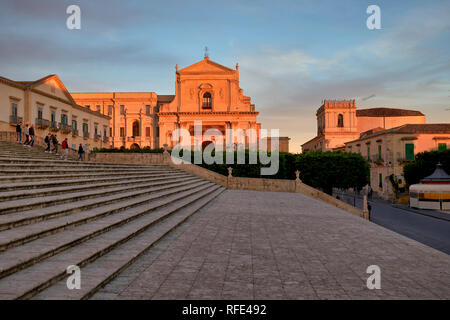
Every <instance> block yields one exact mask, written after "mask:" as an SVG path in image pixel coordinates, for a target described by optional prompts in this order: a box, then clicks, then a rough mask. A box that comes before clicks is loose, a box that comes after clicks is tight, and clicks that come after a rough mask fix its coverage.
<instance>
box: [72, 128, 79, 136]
mask: <svg viewBox="0 0 450 320" xmlns="http://www.w3.org/2000/svg"><path fill="white" fill-rule="evenodd" d="M72 136H73V137H76V136H78V130H77V129H74V128H72Z"/></svg>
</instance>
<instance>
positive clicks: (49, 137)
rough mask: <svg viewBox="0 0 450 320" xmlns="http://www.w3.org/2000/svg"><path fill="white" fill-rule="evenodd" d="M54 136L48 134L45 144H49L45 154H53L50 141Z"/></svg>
mask: <svg viewBox="0 0 450 320" xmlns="http://www.w3.org/2000/svg"><path fill="white" fill-rule="evenodd" d="M51 137H52V135H51V134H50V133H48V134H47V136H46V137H45V139H44V142H45V143H46V144H47V148H46V149H45V152H47V153H48V152H51V151H50V142H51V141H50V139H51Z"/></svg>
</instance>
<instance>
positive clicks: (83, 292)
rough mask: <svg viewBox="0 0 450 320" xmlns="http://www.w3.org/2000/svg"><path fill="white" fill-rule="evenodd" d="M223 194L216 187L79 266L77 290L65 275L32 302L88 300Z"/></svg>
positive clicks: (221, 190) (221, 189) (222, 189)
mask: <svg viewBox="0 0 450 320" xmlns="http://www.w3.org/2000/svg"><path fill="white" fill-rule="evenodd" d="M223 191H224V188H218V189H217V190H215V191H214V192H212V193H210V194H208V195H207V196H205V197H203V198H201V199H199V200H197V201H195V202H192V203H190V204H189V205H187V206H186V207H184V208H182V209H180V210H179V211H178V212H177V213H176V214H174V215H172V216H170V217H168V218H167V219H165V220H164V221H162V222H160V223H158V224H157V225H155V226H154V227H151V228H149V229H147V230H145V231H143V232H142V233H141V234H139V235H137V236H135V237H134V238H133V239H131V240H129V241H127V242H125V243H123V244H121V245H120V246H117V247H116V248H114V249H113V250H111V251H110V252H108V253H107V254H105V255H103V256H101V257H100V258H98V259H96V260H95V261H93V262H91V263H88V264H87V265H85V266H83V267H81V289H80V290H69V289H68V288H67V275H66V276H65V277H64V278H63V279H62V280H60V281H58V282H57V283H55V284H54V285H52V286H50V287H49V288H47V289H45V290H43V291H41V292H39V293H38V294H37V295H36V296H34V297H33V299H40V300H45V299H51V300H60V299H65V300H80V299H88V298H90V297H91V296H93V295H94V294H95V293H96V292H97V291H98V290H99V289H101V288H102V287H104V286H105V285H106V284H108V283H109V282H110V281H111V280H113V279H114V278H115V277H116V276H118V275H119V274H120V273H121V272H122V271H124V270H125V269H126V268H127V267H129V266H130V265H131V264H133V263H134V262H135V261H136V260H137V259H138V258H139V257H141V256H142V255H143V254H145V253H146V252H147V251H148V250H151V248H152V247H153V246H154V245H155V244H156V243H158V241H160V240H161V239H163V238H164V236H166V235H167V234H169V233H170V232H172V231H173V230H174V229H176V228H177V227H178V226H179V225H181V224H182V223H183V222H185V221H186V220H187V219H189V218H190V217H191V216H192V215H193V214H195V213H196V212H197V211H198V210H200V209H201V208H203V207H204V206H206V205H207V204H208V203H210V202H211V201H212V200H213V199H215V198H216V197H217V196H219V195H220V194H221V193H222V192H223ZM31 294H32V293H31ZM31 294H30V295H31ZM30 295H29V296H30Z"/></svg>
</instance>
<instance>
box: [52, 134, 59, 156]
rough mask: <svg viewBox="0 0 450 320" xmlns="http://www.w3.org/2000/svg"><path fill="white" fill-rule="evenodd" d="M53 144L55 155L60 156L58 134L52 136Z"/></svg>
mask: <svg viewBox="0 0 450 320" xmlns="http://www.w3.org/2000/svg"><path fill="white" fill-rule="evenodd" d="M52 144H53V150H52V151H55V154H58V139H57V138H56V134H54V135H52Z"/></svg>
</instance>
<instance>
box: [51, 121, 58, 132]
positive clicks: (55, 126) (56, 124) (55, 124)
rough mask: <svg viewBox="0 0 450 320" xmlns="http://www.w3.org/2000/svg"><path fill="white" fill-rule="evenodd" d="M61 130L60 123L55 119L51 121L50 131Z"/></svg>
mask: <svg viewBox="0 0 450 320" xmlns="http://www.w3.org/2000/svg"><path fill="white" fill-rule="evenodd" d="M58 130H59V123H58V122H55V121H51V122H50V131H58Z"/></svg>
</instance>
